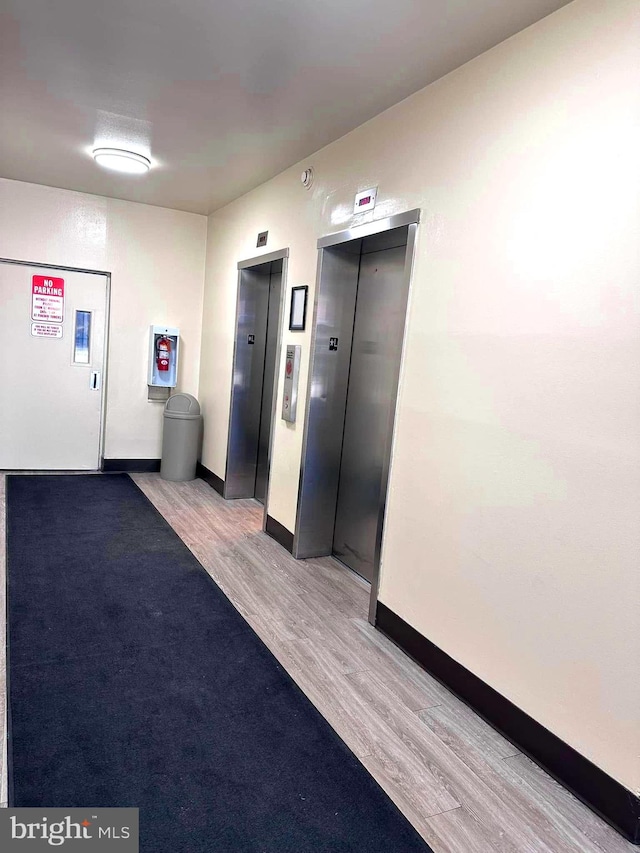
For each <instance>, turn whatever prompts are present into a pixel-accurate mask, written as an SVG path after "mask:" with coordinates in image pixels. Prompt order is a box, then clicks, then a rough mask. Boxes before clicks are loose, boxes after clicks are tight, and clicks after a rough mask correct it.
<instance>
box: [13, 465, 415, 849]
mask: <svg viewBox="0 0 640 853" xmlns="http://www.w3.org/2000/svg"><path fill="white" fill-rule="evenodd" d="M7 556H8V594H9V598H8V614H9V625H8V634H9V696H10V715H11V717H10V744H9V752H10V805H12V806H39V807H40V806H51V807H53V806H60V807H64V808H71V807H90V806H96V807H101V806H102V807H104V806H133V807H139V809H140V839H141V843H140V849H141V850H142V851H143V853H205V851H206V853H227V851H228V852H229V853H231V852H232V851H233V853H347V851H348V852H349V853H351V852H352V851H353V853H356V851H357V853H414V851H416V853H417V851H420V853H426V851H428V850H429V848H428V847H427V845H426V844H425V843H424V842H423V841H422V840H421V839H420V837H419V836H418V835H417V833H416V832H415V831H414V830H413V828H412V827H411V826H410V824H409V823H408V822H407V821H406V820H405V819H404V818H403V816H402V815H401V814H400V812H399V811H398V810H397V809H396V807H395V806H394V805H393V803H392V802H391V801H390V800H389V798H388V797H387V796H386V795H385V794H384V792H383V791H382V790H381V788H380V787H379V786H378V785H377V783H376V782H375V781H374V780H373V778H372V777H371V776H370V775H369V773H368V772H367V770H365V768H364V767H363V766H362V765H361V764H360V762H359V761H358V760H357V758H356V757H355V756H354V755H353V753H351V752H350V750H349V749H348V748H347V747H346V746H345V744H344V743H343V741H342V740H341V739H340V738H339V737H338V736H337V735H336V733H335V732H334V731H333V729H332V728H331V727H330V726H329V725H328V723H327V722H326V721H325V720H324V719H323V717H322V716H321V715H320V714H319V713H318V712H317V711H316V709H315V708H314V707H313V705H312V704H311V703H310V702H309V701H308V700H307V698H306V697H305V696H304V694H303V693H302V692H301V691H300V690H299V688H298V687H297V686H296V684H295V683H294V682H293V681H292V679H291V678H290V677H289V676H288V675H287V673H286V672H285V671H284V670H283V668H282V667H281V666H280V665H279V664H278V662H277V661H276V659H275V658H274V657H273V656H272V654H271V653H270V652H269V651H268V649H267V648H266V646H264V644H263V643H262V641H261V640H260V639H259V638H258V636H257V635H256V634H255V633H254V632H253V630H252V629H251V628H250V626H249V625H248V624H247V623H246V622H245V620H244V619H243V618H242V617H241V616H240V615H239V614H238V612H237V611H236V610H235V609H234V608H233V606H232V605H231V603H230V602H229V600H228V599H227V598H226V597H225V595H224V594H223V593H222V592H221V590H220V589H219V588H218V587H217V586H216V584H215V583H214V582H213V581H212V580H211V578H210V577H209V575H208V574H207V573H206V572H205V570H204V569H203V568H202V566H201V565H200V564H199V563H198V561H197V560H196V559H195V557H194V556H193V555H192V554H191V553H190V551H189V550H188V549H187V547H186V546H185V545H184V544H183V543H182V541H181V540H180V539H179V537H178V536H177V535H176V534H175V533H174V532H173V530H172V529H171V528H170V527H169V525H168V524H167V523H166V522H165V521H164V519H163V518H162V517H161V516H160V514H159V513H158V512H157V511H156V510H155V508H154V507H153V506H152V505H151V503H150V502H149V501H148V500H147V498H146V497H145V496H144V495H143V494H142V492H141V491H140V490H139V489H138V488H137V486H136V485H135V483H133V481H132V480H131V479H130V478H129V477H128V476H126V475H120V474H110V475H80V476H20V475H12V476H9V477H8V478H7Z"/></svg>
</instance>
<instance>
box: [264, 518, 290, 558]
mask: <svg viewBox="0 0 640 853" xmlns="http://www.w3.org/2000/svg"><path fill="white" fill-rule="evenodd" d="M265 532H266V533H268V534H269V536H271V538H272V539H275V540H276V542H277V543H278V544H279V545H282V547H283V548H285V549H286V550H287V551H288V552H289V553H290V554H293V533H292V532H291V531H290V530H287V528H286V527H284V525H282V524H280V522H279V521H276V520H275V518H271V516H270V515H268V516H267V525H266V527H265Z"/></svg>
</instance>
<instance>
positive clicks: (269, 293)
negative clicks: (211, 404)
mask: <svg viewBox="0 0 640 853" xmlns="http://www.w3.org/2000/svg"><path fill="white" fill-rule="evenodd" d="M282 282H283V264H282V260H275V261H269V262H267V263H264V264H256V265H255V266H251V267H245V268H244V269H242V270H241V271H240V276H239V286H238V310H237V326H236V344H235V351H234V361H233V386H232V392H231V416H230V419H229V445H228V450H227V468H226V476H225V484H224V496H225V498H253V497H256V498H257V499H258V500H259V501H261V502H264V500H265V498H266V491H267V480H268V474H269V445H270V440H271V425H272V420H273V386H274V380H275V371H276V362H277V359H278V335H279V331H280V330H279V326H280V314H281V309H282Z"/></svg>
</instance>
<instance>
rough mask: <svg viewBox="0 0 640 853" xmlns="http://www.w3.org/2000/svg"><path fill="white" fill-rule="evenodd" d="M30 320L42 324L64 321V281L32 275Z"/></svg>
mask: <svg viewBox="0 0 640 853" xmlns="http://www.w3.org/2000/svg"><path fill="white" fill-rule="evenodd" d="M31 319H32V320H36V321H38V320H39V321H40V322H42V323H62V321H63V320H64V279H63V278H52V277H50V276H46V275H34V276H33V278H32V279H31Z"/></svg>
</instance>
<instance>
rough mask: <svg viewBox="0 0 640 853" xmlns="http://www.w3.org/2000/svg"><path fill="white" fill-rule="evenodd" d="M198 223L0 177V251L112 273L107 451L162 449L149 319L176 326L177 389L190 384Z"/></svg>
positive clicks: (197, 308)
mask: <svg viewBox="0 0 640 853" xmlns="http://www.w3.org/2000/svg"><path fill="white" fill-rule="evenodd" d="M206 229H207V220H206V217H204V216H199V215H197V214H194V213H183V212H181V211H176V210H167V209H166V208H161V207H151V206H149V205H144V204H135V203H133V202H127V201H117V200H115V199H110V198H102V197H100V196H93V195H87V194H84V193H76V192H70V191H68V190H60V189H54V188H52V187H43V186H39V185H36V184H27V183H22V182H20V181H10V180H5V179H0V257H2V258H11V259H14V260H21V261H29V262H38V263H45V264H57V265H60V266H69V267H80V268H82V269H94V270H101V271H105V272H110V273H111V330H110V332H111V333H110V343H109V361H108V392H107V415H106V435H105V454H104V455H105V458H116V459H118V458H122V459H136V458H140V459H146V458H151V459H153V458H158V457H159V456H160V448H161V437H162V404H161V403H150V402H148V400H147V385H146V381H147V353H148V346H149V326H150V325H151V324H152V323H157V324H162V325H169V326H178V327H179V328H180V331H181V334H182V345H181V365H180V374H179V389H180V390H182V391H187V392H189V393H193V394H196V393H197V390H198V371H199V366H200V333H201V318H202V292H203V283H204V257H205V246H206ZM28 286H29V280H26V284H25V287H28Z"/></svg>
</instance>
